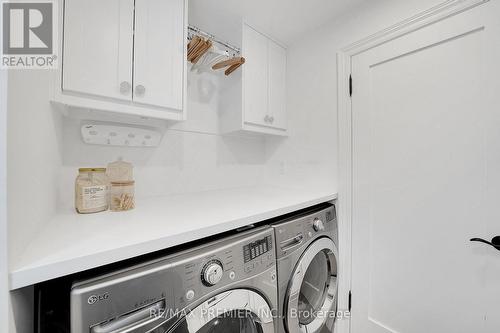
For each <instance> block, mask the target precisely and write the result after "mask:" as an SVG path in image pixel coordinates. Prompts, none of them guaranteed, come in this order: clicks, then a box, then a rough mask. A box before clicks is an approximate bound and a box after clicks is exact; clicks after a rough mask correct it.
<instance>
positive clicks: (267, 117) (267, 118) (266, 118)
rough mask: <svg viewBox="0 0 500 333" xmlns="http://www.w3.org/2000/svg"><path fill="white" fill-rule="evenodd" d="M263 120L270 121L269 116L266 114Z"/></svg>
mask: <svg viewBox="0 0 500 333" xmlns="http://www.w3.org/2000/svg"><path fill="white" fill-rule="evenodd" d="M264 121H265V122H266V123H268V122H269V121H270V118H269V116H268V115H266V116H265V117H264Z"/></svg>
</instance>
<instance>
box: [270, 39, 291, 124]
mask: <svg viewBox="0 0 500 333" xmlns="http://www.w3.org/2000/svg"><path fill="white" fill-rule="evenodd" d="M268 113H269V115H270V117H271V118H270V123H271V126H272V127H276V128H280V129H286V125H287V124H286V122H287V119H286V49H284V48H283V47H281V46H280V45H278V44H276V43H275V42H273V41H272V40H269V111H268Z"/></svg>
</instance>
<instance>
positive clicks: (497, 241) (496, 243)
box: [470, 236, 500, 251]
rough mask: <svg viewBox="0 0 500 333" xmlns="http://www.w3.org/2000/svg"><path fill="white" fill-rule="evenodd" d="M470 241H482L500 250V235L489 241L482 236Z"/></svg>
mask: <svg viewBox="0 0 500 333" xmlns="http://www.w3.org/2000/svg"><path fill="white" fill-rule="evenodd" d="M470 241H471V242H480V243H484V244H488V245H491V246H493V247H494V248H495V249H497V250H498V251H500V236H496V237H493V239H492V240H491V242H488V241H487V240H484V239H482V238H472V239H471V240H470Z"/></svg>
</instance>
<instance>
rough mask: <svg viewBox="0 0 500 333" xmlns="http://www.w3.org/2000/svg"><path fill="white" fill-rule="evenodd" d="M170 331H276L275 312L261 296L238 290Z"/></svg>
mask: <svg viewBox="0 0 500 333" xmlns="http://www.w3.org/2000/svg"><path fill="white" fill-rule="evenodd" d="M168 332H170V333H235V332H240V333H274V322H273V318H272V311H271V309H270V308H269V306H268V304H267V302H266V301H265V299H264V298H263V297H262V296H261V295H259V294H257V293H255V292H253V291H251V290H246V289H236V290H231V291H227V292H223V293H221V294H219V295H217V296H215V297H212V298H210V299H209V300H207V301H206V302H204V303H202V304H201V305H199V306H198V307H196V308H195V309H193V310H192V311H190V312H189V313H188V314H187V315H186V316H185V317H184V318H183V319H182V320H181V321H179V322H178V324H177V325H176V326H175V327H174V328H173V329H171V330H169V331H168ZM155 333H156V332H155Z"/></svg>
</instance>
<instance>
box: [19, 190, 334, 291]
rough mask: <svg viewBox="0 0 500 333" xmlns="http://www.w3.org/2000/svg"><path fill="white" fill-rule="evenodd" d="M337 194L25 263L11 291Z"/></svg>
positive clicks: (331, 198)
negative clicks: (34, 263) (125, 243)
mask: <svg viewBox="0 0 500 333" xmlns="http://www.w3.org/2000/svg"><path fill="white" fill-rule="evenodd" d="M337 198H338V195H337V193H331V194H328V195H322V196H320V197H316V198H312V199H310V200H307V201H303V202H300V203H295V204H291V205H288V206H284V207H279V208H276V209H273V210H268V211H263V212H261V213H258V214H254V215H252V216H247V217H242V218H239V219H235V220H231V221H224V222H221V223H218V224H214V225H210V226H206V227H204V228H201V229H198V230H197V231H196V233H194V232H193V231H192V230H190V231H185V232H181V233H179V234H175V235H168V236H163V237H160V238H157V239H154V240H150V241H146V242H142V243H137V244H133V245H128V246H124V247H117V248H115V249H112V250H107V251H103V252H98V253H93V254H89V255H84V256H81V257H77V258H73V259H70V260H66V261H60V262H54V263H51V264H48V265H42V266H34V267H30V266H24V267H20V268H16V269H14V270H12V271H11V272H10V273H9V287H10V290H16V289H20V288H23V287H27V286H31V285H34V284H36V283H40V282H44V281H49V280H52V279H55V278H59V277H63V276H66V275H70V274H74V273H78V272H83V271H86V270H89V269H93V268H96V267H101V266H105V265H108V264H112V263H115V262H119V261H122V260H127V259H130V258H134V257H138V256H141V255H144V254H148V253H152V252H155V251H160V250H166V249H169V248H171V247H174V246H178V245H182V244H185V243H188V242H191V241H196V240H197V239H203V238H205V237H210V236H214V235H217V234H220V233H223V232H227V231H231V230H234V229H237V228H241V227H244V226H247V225H250V224H253V223H259V222H263V221H265V220H268V219H272V218H276V217H279V216H282V215H285V214H288V213H293V212H294V211H298V210H301V209H304V208H308V207H311V206H314V205H317V204H320V203H323V202H328V201H332V200H336V199H337Z"/></svg>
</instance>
